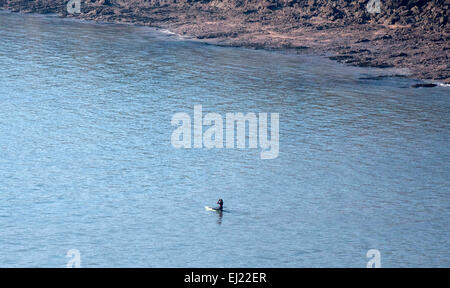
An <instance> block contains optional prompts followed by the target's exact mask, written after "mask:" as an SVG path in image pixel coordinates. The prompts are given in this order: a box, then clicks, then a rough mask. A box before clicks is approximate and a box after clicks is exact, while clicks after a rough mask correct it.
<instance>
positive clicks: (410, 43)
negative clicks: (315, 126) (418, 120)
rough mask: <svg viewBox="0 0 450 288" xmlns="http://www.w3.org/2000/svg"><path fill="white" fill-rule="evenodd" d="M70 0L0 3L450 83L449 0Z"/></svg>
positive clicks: (4, 6)
mask: <svg viewBox="0 0 450 288" xmlns="http://www.w3.org/2000/svg"><path fill="white" fill-rule="evenodd" d="M75 1H79V0H71V2H72V3H74V2H75ZM68 2H69V0H36V1H27V0H0V8H1V9H7V10H10V11H13V12H23V13H42V14H48V13H56V14H58V15H60V16H61V17H74V18H79V19H86V20H94V21H102V22H103V21H107V22H115V23H133V24H137V25H145V26H152V27H156V28H161V29H168V30H170V31H172V32H174V33H177V34H179V35H182V36H185V37H190V38H192V39H198V40H200V41H205V42H208V43H213V44H217V45H226V46H238V47H249V48H256V49H283V50H292V51H294V52H295V53H314V54H320V55H327V56H329V58H330V59H332V60H336V61H339V62H343V63H347V64H349V65H355V66H361V67H378V68H399V70H401V71H407V74H408V76H410V77H414V78H419V79H425V80H433V81H439V82H442V83H447V84H448V83H450V65H449V54H450V41H449V32H450V29H449V28H450V25H449V23H448V10H449V7H450V0H432V1H421V0H410V1H401V0H398V1H396V0H392V1H391V0H385V1H377V0H356V1H346V0H338V1H325V0H161V1H158V0H157V1H153V0H128V1H126V0H80V2H79V3H80V4H81V5H80V10H79V12H80V13H77V12H78V11H75V12H74V11H73V9H72V10H70V9H69V10H68V9H67V5H68ZM72 7H73V8H76V6H72ZM428 86H430V85H428ZM428 86H427V85H424V86H423V87H428Z"/></svg>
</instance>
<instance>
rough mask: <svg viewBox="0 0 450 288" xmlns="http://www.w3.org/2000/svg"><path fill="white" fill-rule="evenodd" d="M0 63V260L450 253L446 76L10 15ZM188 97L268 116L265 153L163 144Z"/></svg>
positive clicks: (361, 263)
mask: <svg viewBox="0 0 450 288" xmlns="http://www.w3.org/2000/svg"><path fill="white" fill-rule="evenodd" d="M0 67H1V68H0V81H1V82H0V84H1V85H0V266H8V267H10V266H12V267H15V266H26V267H35V266H44V267H48V266H52V267H65V265H66V263H67V261H68V258H67V257H66V253H67V251H68V250H69V249H77V250H79V251H80V253H81V266H82V267H99V266H106V267H124V266H139V267H140V266H146V267H210V266H212V267H229V266H233V267H236V266H237V267H252V266H253V267H323V266H326V267H330V266H331V267H348V266H351V267H365V266H366V263H367V261H368V260H369V259H368V258H366V253H367V251H368V250H369V249H378V250H379V251H380V253H381V264H382V266H383V267H411V266H447V267H448V266H450V253H449V248H450V243H449V238H450V227H449V216H450V199H449V198H450V197H449V196H450V167H449V164H448V163H449V162H450V147H449V140H450V137H449V136H450V132H449V131H450V130H449V127H450V113H449V111H450V97H449V96H450V93H449V91H450V90H449V88H445V87H436V88H432V89H413V88H409V87H410V85H411V84H413V83H415V82H414V81H413V80H408V79H403V78H383V79H381V80H370V79H364V78H370V77H373V76H377V75H379V74H380V73H385V72H384V71H381V70H371V69H360V68H351V67H346V66H342V65H340V64H336V63H334V62H331V61H328V60H324V59H323V58H318V57H309V56H294V55H284V54H282V53H274V52H267V51H253V50H246V49H236V48H221V47H215V46H210V45H204V44H200V43H192V42H188V41H180V40H179V39H177V38H176V37H174V36H169V35H165V34H162V33H159V32H155V31H153V30H151V29H148V28H143V27H134V26H127V25H106V24H94V23H88V22H78V21H71V20H61V19H59V18H56V17H43V16H36V15H21V14H11V13H6V12H1V13H0ZM195 104H202V105H203V110H204V113H207V112H217V113H220V114H221V115H225V113H226V112H267V113H272V112H273V113H275V112H277V113H280V154H279V157H278V158H277V159H274V160H261V159H260V149H212V150H207V149H190V150H188V149H181V150H177V149H174V148H173V147H172V145H171V143H170V137H171V134H172V131H173V130H174V128H173V127H172V126H171V124H170V120H171V118H172V116H173V115H174V114H175V113H177V112H186V113H189V114H190V115H192V114H193V107H194V105H195ZM219 197H220V198H223V199H224V201H225V207H226V209H227V210H228V212H226V213H223V215H219V214H216V213H214V212H207V211H205V210H204V206H205V205H214V204H215V202H216V201H217V199H218V198H219Z"/></svg>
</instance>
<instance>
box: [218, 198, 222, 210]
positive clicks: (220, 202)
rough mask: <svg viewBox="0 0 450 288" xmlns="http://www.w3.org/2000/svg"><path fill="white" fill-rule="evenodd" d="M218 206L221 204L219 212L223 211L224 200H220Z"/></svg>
mask: <svg viewBox="0 0 450 288" xmlns="http://www.w3.org/2000/svg"><path fill="white" fill-rule="evenodd" d="M217 204H219V207H217V210H220V211H222V210H223V200H222V199H219V201H217Z"/></svg>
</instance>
